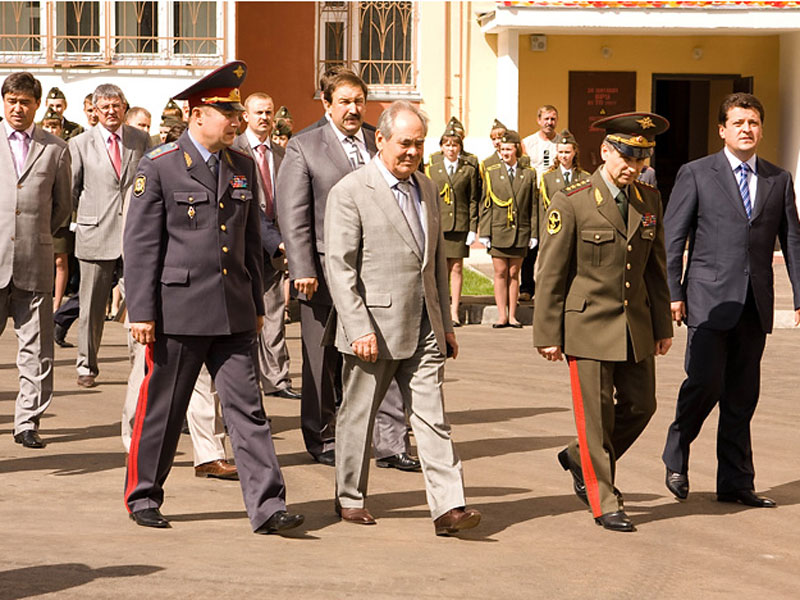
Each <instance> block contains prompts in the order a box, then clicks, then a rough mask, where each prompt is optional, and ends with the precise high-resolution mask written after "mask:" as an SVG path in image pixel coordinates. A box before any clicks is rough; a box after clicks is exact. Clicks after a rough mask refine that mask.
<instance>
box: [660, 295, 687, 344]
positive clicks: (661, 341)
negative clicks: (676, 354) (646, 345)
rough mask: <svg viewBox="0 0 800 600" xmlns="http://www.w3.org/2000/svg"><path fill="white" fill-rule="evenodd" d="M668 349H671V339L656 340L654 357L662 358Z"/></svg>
mask: <svg viewBox="0 0 800 600" xmlns="http://www.w3.org/2000/svg"><path fill="white" fill-rule="evenodd" d="M681 304H683V303H681ZM670 348H672V338H664V339H663V340H656V356H664V355H665V354H666V353H667V352H669V349H670Z"/></svg>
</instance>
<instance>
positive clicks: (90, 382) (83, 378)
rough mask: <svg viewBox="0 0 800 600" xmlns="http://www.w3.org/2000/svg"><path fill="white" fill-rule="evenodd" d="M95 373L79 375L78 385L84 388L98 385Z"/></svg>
mask: <svg viewBox="0 0 800 600" xmlns="http://www.w3.org/2000/svg"><path fill="white" fill-rule="evenodd" d="M94 379H95V378H94V375H78V385H79V386H80V387H84V388H92V387H94V386H96V385H97V383H96V382H95V380H94Z"/></svg>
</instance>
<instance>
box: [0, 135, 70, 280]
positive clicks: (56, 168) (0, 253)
mask: <svg viewBox="0 0 800 600" xmlns="http://www.w3.org/2000/svg"><path fill="white" fill-rule="evenodd" d="M0 138H2V139H0V174H1V175H2V181H3V185H0V288H4V287H6V286H8V284H9V282H11V281H13V282H14V285H15V286H16V287H18V288H19V289H22V290H27V291H30V292H50V291H52V289H53V233H55V232H56V230H58V228H59V227H61V226H62V225H63V224H64V222H65V220H66V219H67V218H68V217H69V215H70V213H71V211H72V197H71V194H70V183H71V178H72V175H71V172H70V154H69V150H68V149H67V144H66V142H64V141H63V140H61V139H59V138H57V137H56V136H54V135H52V134H49V133H47V132H46V131H44V130H42V129H40V128H39V126H36V127H34V129H33V132H32V134H31V141H30V146H29V148H28V157H27V160H26V161H25V166H24V167H23V170H22V174H21V175H20V176H19V178H17V172H16V169H15V167H14V156H13V154H12V152H11V146H9V143H8V139H7V138H6V136H5V132H4V131H2V130H0Z"/></svg>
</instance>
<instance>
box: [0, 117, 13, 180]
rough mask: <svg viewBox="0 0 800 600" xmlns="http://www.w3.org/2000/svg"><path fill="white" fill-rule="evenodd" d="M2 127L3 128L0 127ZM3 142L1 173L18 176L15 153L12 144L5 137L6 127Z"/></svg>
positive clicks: (3, 132) (0, 159) (0, 152)
mask: <svg viewBox="0 0 800 600" xmlns="http://www.w3.org/2000/svg"><path fill="white" fill-rule="evenodd" d="M0 127H3V126H2V125H0ZM0 135H2V136H3V141H2V143H0V172H3V173H13V174H14V177H16V176H17V167H16V165H14V153H13V152H12V151H11V142H10V141H9V139H8V138H7V137H6V136H5V127H3V129H2V134H0Z"/></svg>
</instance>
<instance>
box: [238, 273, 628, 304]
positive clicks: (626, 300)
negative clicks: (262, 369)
mask: <svg viewBox="0 0 800 600" xmlns="http://www.w3.org/2000/svg"><path fill="white" fill-rule="evenodd" d="M222 274H223V275H227V274H228V269H222ZM627 303H628V301H627V300H625V304H627Z"/></svg>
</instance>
